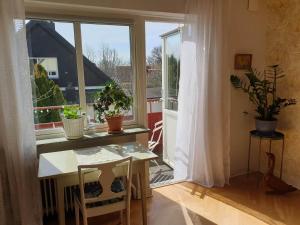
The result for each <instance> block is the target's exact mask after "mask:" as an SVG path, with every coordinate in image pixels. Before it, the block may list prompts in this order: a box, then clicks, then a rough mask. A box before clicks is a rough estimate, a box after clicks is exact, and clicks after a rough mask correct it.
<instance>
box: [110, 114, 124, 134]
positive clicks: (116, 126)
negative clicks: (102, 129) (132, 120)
mask: <svg viewBox="0 0 300 225" xmlns="http://www.w3.org/2000/svg"><path fill="white" fill-rule="evenodd" d="M105 119H106V121H107V124H108V133H120V132H122V131H123V129H122V123H123V119H124V116H123V115H119V116H105Z"/></svg>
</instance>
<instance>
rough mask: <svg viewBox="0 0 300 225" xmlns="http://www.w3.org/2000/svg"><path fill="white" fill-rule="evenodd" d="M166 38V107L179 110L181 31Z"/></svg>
mask: <svg viewBox="0 0 300 225" xmlns="http://www.w3.org/2000/svg"><path fill="white" fill-rule="evenodd" d="M163 38H164V51H165V52H164V63H165V74H166V78H165V83H166V85H165V86H166V93H165V95H166V96H165V108H166V109H169V110H174V111H177V109H178V90H179V78H180V42H181V39H180V38H181V37H180V32H179V29H176V30H175V31H173V32H171V33H169V34H167V35H166V36H164V37H163Z"/></svg>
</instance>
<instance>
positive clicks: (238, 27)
mask: <svg viewBox="0 0 300 225" xmlns="http://www.w3.org/2000/svg"><path fill="white" fill-rule="evenodd" d="M247 8H248V0H232V13H231V15H232V17H231V39H230V44H231V62H232V65H231V68H232V73H234V74H238V75H242V74H243V73H241V71H234V55H235V54H236V53H250V54H252V55H253V56H252V60H253V61H252V66H253V67H255V68H257V69H259V70H263V69H264V66H265V48H266V45H265V44H266V41H265V38H266V16H265V5H264V0H259V9H258V11H255V12H252V11H249V10H248V9H247ZM228 79H229V78H228ZM244 111H248V112H249V113H251V114H250V115H245V114H244V113H243V112H244ZM253 114H254V111H253V106H252V105H251V103H249V100H248V95H246V94H245V93H242V91H241V90H235V89H234V88H232V89H231V175H232V176H235V175H239V174H243V173H245V172H246V170H247V157H248V155H247V154H248V143H249V133H248V132H249V131H250V130H251V129H253V128H254V118H253ZM255 143H256V142H254V145H253V148H252V149H253V150H255V149H257V146H256V145H255ZM255 159H257V158H256V157H255V155H254V157H253V161H255ZM256 161H257V160H256Z"/></svg>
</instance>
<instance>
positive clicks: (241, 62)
mask: <svg viewBox="0 0 300 225" xmlns="http://www.w3.org/2000/svg"><path fill="white" fill-rule="evenodd" d="M251 66H252V54H236V55H235V59H234V69H236V70H249V69H251Z"/></svg>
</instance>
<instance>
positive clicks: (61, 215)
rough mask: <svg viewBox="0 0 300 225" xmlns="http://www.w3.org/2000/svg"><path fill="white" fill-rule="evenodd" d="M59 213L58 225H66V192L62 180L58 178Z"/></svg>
mask: <svg viewBox="0 0 300 225" xmlns="http://www.w3.org/2000/svg"><path fill="white" fill-rule="evenodd" d="M56 182H57V209H58V210H57V213H58V224H59V225H65V191H64V185H63V181H62V179H61V178H57V180H56Z"/></svg>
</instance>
